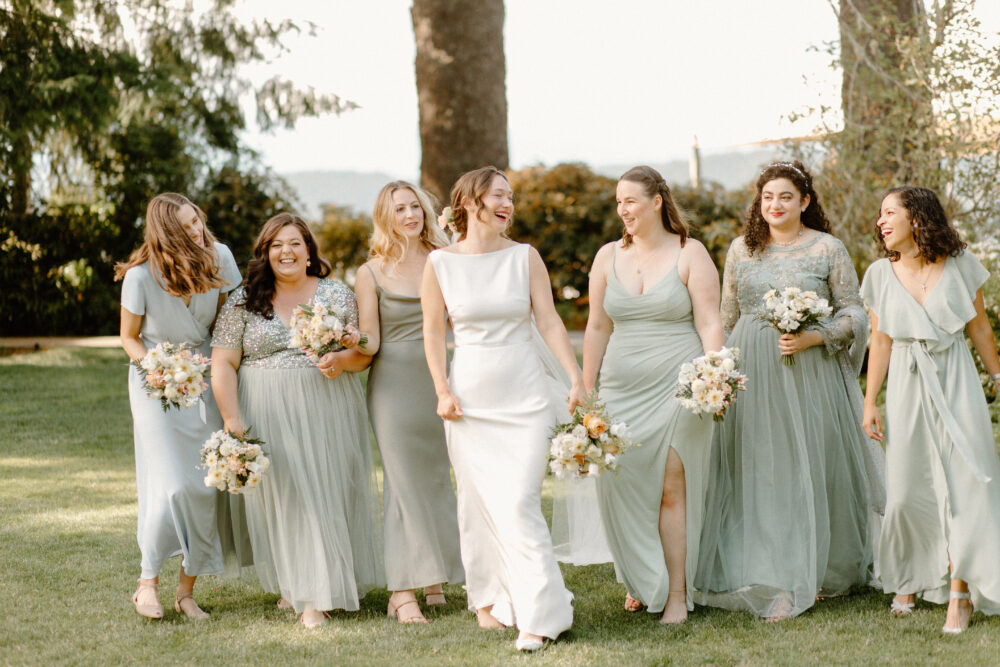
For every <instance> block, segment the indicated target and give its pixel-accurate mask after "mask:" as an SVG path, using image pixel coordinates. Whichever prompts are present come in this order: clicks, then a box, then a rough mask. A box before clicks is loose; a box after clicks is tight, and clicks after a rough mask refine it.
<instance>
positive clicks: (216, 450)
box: [201, 429, 271, 493]
mask: <svg viewBox="0 0 1000 667" xmlns="http://www.w3.org/2000/svg"><path fill="white" fill-rule="evenodd" d="M263 444H264V442H263V441H262V440H259V439H257V438H251V437H250V429H247V430H246V432H245V433H244V434H243V435H242V436H241V437H236V436H235V435H233V434H232V433H227V432H226V431H216V432H215V433H213V434H212V436H211V437H210V438H209V439H208V440H206V441H205V444H204V445H202V446H201V467H202V468H205V469H206V470H207V471H208V472H207V473H206V475H205V486H214V487H215V488H217V489H218V490H219V491H229V493H246V492H247V491H251V490H253V489H255V488H257V485H258V484H260V479H261V476H262V475H263V474H264V473H265V472H266V471H267V469H268V468H269V467H270V466H271V461H270V459H268V458H267V457H266V456H265V455H264V448H263V447H262V445H263Z"/></svg>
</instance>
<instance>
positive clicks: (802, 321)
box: [757, 287, 833, 366]
mask: <svg viewBox="0 0 1000 667" xmlns="http://www.w3.org/2000/svg"><path fill="white" fill-rule="evenodd" d="M832 313H833V308H831V307H830V303H829V302H828V301H827V300H826V299H821V298H820V297H819V295H818V294H816V292H812V291H808V292H803V291H802V290H800V289H799V288H798V287H785V288H784V289H782V290H781V291H780V292H778V291H777V290H773V289H772V290H768V292H767V293H766V294H765V295H764V306H763V308H761V311H760V314H758V315H757V319H759V320H761V321H762V322H764V326H770V327H774V328H775V329H777V330H778V331H780V332H781V333H798V332H800V331H802V330H804V329H806V328H808V327H811V326H814V325H816V324H817V323H818V322H819V321H820V320H822V319H824V318H826V317H829V316H830V315H831V314H832ZM781 361H782V363H784V364H785V365H786V366H792V365H794V364H795V357H794V355H791V354H783V355H781Z"/></svg>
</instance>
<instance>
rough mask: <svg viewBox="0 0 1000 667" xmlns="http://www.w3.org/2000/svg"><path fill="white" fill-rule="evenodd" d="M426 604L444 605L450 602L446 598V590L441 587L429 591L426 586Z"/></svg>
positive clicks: (430, 605)
mask: <svg viewBox="0 0 1000 667" xmlns="http://www.w3.org/2000/svg"><path fill="white" fill-rule="evenodd" d="M424 604H426V605H427V606H429V607H442V606H444V605H446V604H448V602H447V600H445V599H444V590H442V589H441V588H440V587H439V588H438V590H437V591H428V590H427V589H426V588H425V589H424Z"/></svg>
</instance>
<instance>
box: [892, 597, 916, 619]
mask: <svg viewBox="0 0 1000 667" xmlns="http://www.w3.org/2000/svg"><path fill="white" fill-rule="evenodd" d="M916 606H917V603H916V601H914V602H900V601H899V600H897V599H896V598H893V599H892V604H891V605H889V613H890V614H892V615H893V616H909V615H910V614H912V613H913V610H914V608H916Z"/></svg>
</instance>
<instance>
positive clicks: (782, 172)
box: [743, 160, 830, 255]
mask: <svg viewBox="0 0 1000 667" xmlns="http://www.w3.org/2000/svg"><path fill="white" fill-rule="evenodd" d="M776 178H787V179H788V180H790V181H791V182H792V185H794V186H795V189H796V190H798V191H799V195H800V196H802V197H805V196H806V195H809V206H807V207H806V210H805V211H803V212H802V216H801V218H800V219H801V220H802V224H803V225H805V226H806V227H809V228H810V229H815V230H818V231H821V232H826V233H828V234H829V233H830V221H829V220H828V219H827V217H826V213H825V212H824V211H823V206H822V205H820V203H819V195H818V194H816V190H815V189H813V178H812V175H811V174H810V173H809V171H808V170H807V169H806V167H805V165H804V164H802V163H801V162H799V161H798V160H793V161H791V162H787V161H784V162H772V163H771V164H769V165H767V166H766V167H764V169H763V171H761V172H760V176H758V177H757V182H756V183H755V184H754V198H753V203H752V204H750V209H749V210H748V211H747V222H746V225H744V226H743V240H744V241H745V242H746V245H747V250H749V251H750V254H751V255H752V254H753V253H754V252H757V251H760V250H762V249H763V248H764V246H766V245H767V242H768V241H769V240H771V228H770V227H768V225H767V220H765V219H764V215H763V214H762V213H761V212H760V200H761V192H762V191H763V189H764V186H765V185H767V184H768V183H770V182H771V181H773V180H775V179H776Z"/></svg>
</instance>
